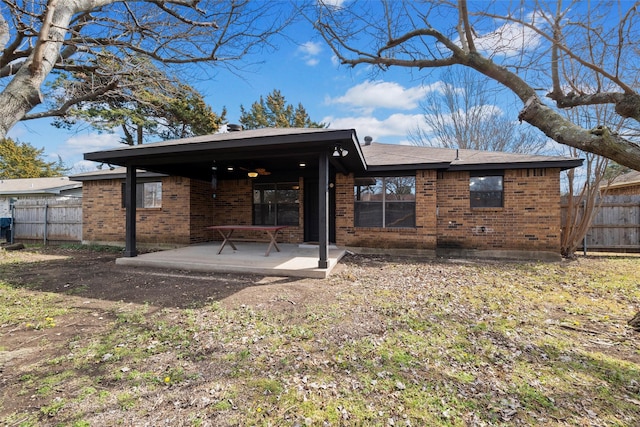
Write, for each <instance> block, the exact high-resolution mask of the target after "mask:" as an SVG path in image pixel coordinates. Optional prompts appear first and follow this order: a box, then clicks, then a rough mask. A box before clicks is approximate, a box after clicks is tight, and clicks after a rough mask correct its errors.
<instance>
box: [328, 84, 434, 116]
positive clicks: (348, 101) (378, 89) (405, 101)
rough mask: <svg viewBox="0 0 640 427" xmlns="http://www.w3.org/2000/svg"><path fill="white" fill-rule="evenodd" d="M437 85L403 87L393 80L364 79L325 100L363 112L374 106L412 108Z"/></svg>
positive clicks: (367, 111)
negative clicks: (362, 81)
mask: <svg viewBox="0 0 640 427" xmlns="http://www.w3.org/2000/svg"><path fill="white" fill-rule="evenodd" d="M439 86H440V84H439V83H434V84H432V85H429V86H414V87H410V88H405V87H403V86H402V85H400V84H398V83H395V82H385V81H366V82H364V83H360V84H359V85H356V86H353V87H352V88H350V89H349V90H347V92H346V93H345V94H344V95H342V96H339V97H336V98H328V99H327V100H326V102H327V103H328V104H343V105H346V106H348V107H351V108H356V109H359V110H361V111H364V112H365V113H371V112H372V111H373V110H374V109H376V108H390V109H394V110H413V109H414V108H417V107H418V105H419V102H420V100H422V99H423V98H424V97H425V96H426V95H427V94H428V93H429V92H432V91H434V90H438V88H439Z"/></svg>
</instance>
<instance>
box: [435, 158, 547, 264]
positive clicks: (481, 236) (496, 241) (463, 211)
mask: <svg viewBox="0 0 640 427" xmlns="http://www.w3.org/2000/svg"><path fill="white" fill-rule="evenodd" d="M543 171H544V172H542V171H541V170H540V169H518V170H507V171H505V174H504V181H503V182H504V187H503V191H504V203H503V207H502V208H471V207H470V200H469V172H444V173H442V178H441V179H439V180H438V221H437V223H438V247H439V248H460V249H477V250H509V249H511V250H522V251H551V252H557V253H559V252H560V171H559V169H545V170H543ZM540 175H544V176H540Z"/></svg>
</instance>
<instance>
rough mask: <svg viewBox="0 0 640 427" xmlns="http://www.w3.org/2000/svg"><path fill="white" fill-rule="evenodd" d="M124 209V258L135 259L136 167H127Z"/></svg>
mask: <svg viewBox="0 0 640 427" xmlns="http://www.w3.org/2000/svg"><path fill="white" fill-rule="evenodd" d="M124 194H125V196H124V197H125V199H124V200H125V207H126V213H125V217H126V221H125V222H126V230H125V248H124V256H125V257H129V258H131V257H135V256H137V255H138V253H137V251H136V167H135V166H133V165H127V178H126V180H125V184H124Z"/></svg>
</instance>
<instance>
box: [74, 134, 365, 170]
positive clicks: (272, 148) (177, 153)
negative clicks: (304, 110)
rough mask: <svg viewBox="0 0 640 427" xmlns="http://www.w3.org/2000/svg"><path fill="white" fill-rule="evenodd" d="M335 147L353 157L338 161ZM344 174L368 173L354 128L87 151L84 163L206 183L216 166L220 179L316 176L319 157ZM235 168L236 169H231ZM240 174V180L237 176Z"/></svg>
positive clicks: (205, 138) (200, 138)
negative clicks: (249, 174)
mask: <svg viewBox="0 0 640 427" xmlns="http://www.w3.org/2000/svg"><path fill="white" fill-rule="evenodd" d="M336 146H339V147H341V148H342V149H344V150H346V151H347V152H348V153H347V154H346V156H344V157H333V156H332V153H333V151H334V149H335V148H336ZM322 153H327V154H328V155H329V161H330V162H331V163H332V165H333V166H334V167H335V168H336V169H337V170H338V171H341V172H347V171H349V172H360V171H364V170H366V163H365V159H364V156H363V155H362V150H361V148H360V144H359V142H358V139H357V136H356V132H355V131H354V130H353V129H346V130H344V129H343V130H335V129H316V128H265V129H257V130H246V131H237V132H228V133H219V134H214V135H204V136H197V137H193V138H185V139H176V140H171V141H162V142H156V143H150V144H144V145H136V146H125V147H122V148H117V149H112V150H103V151H97V152H92V153H85V155H84V158H85V160H93V161H96V162H101V163H107V164H110V165H119V166H135V167H139V168H141V169H145V170H147V171H152V172H157V173H164V174H168V175H177V176H184V177H188V178H195V179H201V180H209V179H210V178H211V167H212V166H213V164H214V162H215V165H216V166H217V168H218V178H219V179H224V178H233V177H235V176H238V175H239V174H245V176H246V171H247V170H250V169H255V168H264V169H266V170H268V171H270V172H282V173H286V172H293V171H298V170H300V168H301V167H300V164H301V163H303V164H304V165H305V166H304V167H303V168H304V169H305V170H308V171H310V172H311V173H314V174H315V173H317V172H316V171H317V165H318V158H319V155H320V154H322ZM231 167H233V169H234V170H233V171H228V170H227V168H231ZM234 175H235V176H234Z"/></svg>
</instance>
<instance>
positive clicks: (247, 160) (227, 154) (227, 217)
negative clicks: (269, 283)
mask: <svg viewBox="0 0 640 427" xmlns="http://www.w3.org/2000/svg"><path fill="white" fill-rule="evenodd" d="M84 158H85V159H86V160H92V161H95V162H101V163H104V164H109V165H118V166H123V167H125V168H126V179H125V184H124V192H123V196H124V197H123V206H124V207H125V208H126V211H125V212H124V213H125V219H126V230H125V244H126V247H125V252H124V258H122V259H120V260H119V262H118V263H119V264H128V265H141V264H142V263H146V265H163V266H166V265H169V264H172V267H174V268H189V269H207V270H209V271H227V272H229V271H241V272H256V273H259V274H266V273H265V271H266V270H265V269H268V270H270V271H272V274H276V273H278V272H279V274H281V275H292V276H301V277H326V276H327V275H328V274H329V273H330V272H331V270H332V269H333V267H335V264H336V263H337V262H338V261H339V259H340V258H341V257H342V255H344V252H342V251H339V250H337V249H335V248H334V249H332V245H331V242H332V241H334V240H333V238H334V237H333V236H332V234H331V232H332V231H333V232H334V233H335V215H336V213H335V203H334V201H333V199H332V198H331V197H332V196H330V195H332V194H333V193H332V189H333V186H334V182H335V176H336V174H349V173H352V172H362V171H365V170H366V163H365V160H364V156H363V154H362V150H361V147H360V144H359V142H358V139H357V136H356V133H355V131H354V130H353V129H348V130H333V129H312V128H300V129H291V128H284V129H273V128H270V129H258V130H249V131H234V132H228V133H221V134H215V135H206V136H200V137H194V138H187V139H182V140H173V141H163V142H158V143H151V144H145V145H138V146H128V147H123V148H119V149H112V150H104V151H99V152H93V153H86V154H85V155H84ZM139 170H143V171H147V172H151V173H157V174H164V175H166V176H179V177H185V178H189V179H193V180H198V181H204V182H210V183H211V189H212V190H211V191H212V193H213V198H214V199H215V198H216V194H215V193H216V187H218V186H219V184H220V183H223V182H225V181H226V182H240V180H245V182H246V180H247V176H248V178H249V179H250V180H252V181H253V180H256V179H258V180H263V179H265V178H266V179H267V180H268V179H271V180H275V179H276V178H277V179H280V180H285V179H286V180H289V181H297V180H298V178H300V179H302V180H304V182H305V183H307V184H308V185H306V186H305V190H304V195H303V196H302V195H301V196H302V197H304V198H305V199H304V205H305V211H304V212H302V211H300V213H299V215H300V223H299V229H304V236H303V238H302V239H301V240H299V241H298V242H314V243H315V244H314V245H312V246H305V247H301V246H298V245H285V247H286V248H287V250H283V251H282V252H275V251H272V252H271V254H270V255H269V256H268V257H266V256H265V254H264V246H263V245H258V246H256V250H255V251H254V252H255V256H254V255H253V252H252V250H250V249H249V248H250V247H249V246H247V245H246V244H245V245H243V248H245V249H243V250H242V251H237V253H236V251H234V252H233V253H230V252H226V251H227V250H226V249H225V252H223V253H222V254H220V255H216V252H217V251H216V250H214V249H215V248H214V247H212V245H213V246H215V245H218V244H219V243H213V244H212V245H200V244H197V245H193V246H191V247H187V248H182V249H178V250H175V251H168V252H159V253H154V254H144V255H138V251H137V245H136V221H137V219H136V202H137V195H136V183H137V182H138V181H137V174H138V172H139ZM247 194H249V193H247ZM249 200H251V199H249ZM296 203H297V202H296ZM220 208H222V210H221V209H220ZM236 209H237V208H236ZM240 209H242V210H244V209H246V208H245V207H242V208H240ZM216 212H219V213H221V212H223V213H224V219H223V222H222V223H216V224H207V225H208V226H243V227H245V228H250V227H252V226H257V225H264V224H265V223H264V222H260V223H257V222H256V219H255V217H254V219H253V220H252V219H251V216H249V217H248V218H247V217H246V216H242V215H240V212H241V211H239V210H234V208H232V207H229V206H221V207H219V208H218V210H217V211H216ZM254 215H255V213H254ZM241 218H243V219H241ZM296 221H297V220H296ZM267 224H268V223H267ZM271 225H280V224H278V223H277V222H276V223H275V224H274V223H271ZM200 227H202V226H200ZM202 228H206V227H202ZM258 247H261V248H262V250H260V249H257V248H258ZM312 260H313V261H312ZM249 269H251V270H252V271H249Z"/></svg>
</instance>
